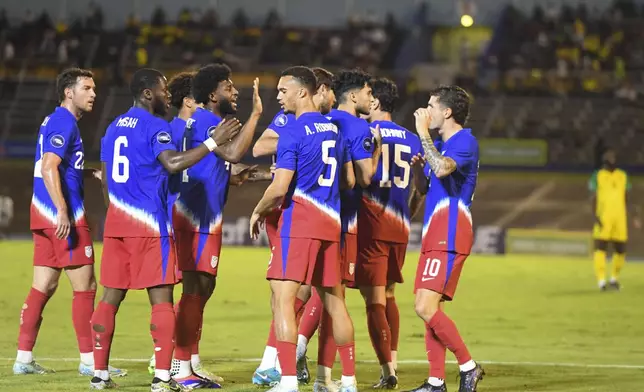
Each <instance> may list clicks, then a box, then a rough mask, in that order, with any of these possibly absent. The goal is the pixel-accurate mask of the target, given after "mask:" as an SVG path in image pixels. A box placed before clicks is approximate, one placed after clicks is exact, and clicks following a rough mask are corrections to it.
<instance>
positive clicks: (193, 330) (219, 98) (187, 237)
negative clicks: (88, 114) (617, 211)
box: [173, 64, 262, 388]
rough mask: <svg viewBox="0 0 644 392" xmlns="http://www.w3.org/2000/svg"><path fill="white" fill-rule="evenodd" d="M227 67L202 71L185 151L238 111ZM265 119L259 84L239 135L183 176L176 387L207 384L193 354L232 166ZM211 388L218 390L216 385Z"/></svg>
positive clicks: (212, 280)
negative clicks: (180, 286) (195, 365)
mask: <svg viewBox="0 0 644 392" xmlns="http://www.w3.org/2000/svg"><path fill="white" fill-rule="evenodd" d="M231 73H232V72H231V70H230V68H229V67H228V66H227V65H223V64H214V65H208V66H206V67H203V68H201V69H199V70H198V71H197V73H196V74H195V76H194V79H193V85H192V92H193V97H194V99H195V101H196V103H197V105H198V107H197V110H196V111H195V113H194V114H193V116H192V118H191V119H190V120H189V125H187V128H186V133H185V136H184V137H185V140H186V146H187V147H191V146H193V147H194V146H197V145H200V144H202V143H203V141H204V140H207V139H208V138H209V137H210V135H212V134H213V132H214V131H215V130H216V128H217V126H218V125H219V124H220V123H221V122H222V119H224V118H226V117H227V116H230V115H234V114H235V113H236V112H237V98H238V96H239V92H238V91H237V89H236V88H235V86H234V84H233V82H232V80H231V76H232V75H231ZM261 114H262V101H261V98H260V97H259V80H258V79H255V81H254V85H253V109H252V112H251V114H250V117H249V118H248V121H247V122H246V124H245V125H244V126H243V128H242V130H241V132H240V133H239V135H238V136H237V137H236V138H235V139H234V140H233V141H232V142H231V143H228V144H227V145H225V146H222V147H218V148H215V149H214V150H213V154H208V156H207V157H206V158H205V159H204V160H202V161H201V162H199V163H198V164H197V165H195V166H194V167H192V168H190V169H189V170H187V171H185V172H183V173H182V175H183V179H182V183H181V191H180V194H179V198H178V200H177V202H176V204H175V213H174V216H173V220H174V227H175V236H176V238H177V253H178V254H177V258H178V260H179V269H180V270H181V272H182V279H183V294H182V296H181V300H180V301H179V307H178V312H177V342H176V351H175V357H176V359H177V360H179V369H178V373H177V375H176V377H175V379H176V380H177V382H178V383H179V384H181V385H183V386H186V387H190V388H204V383H203V381H204V380H203V379H202V378H200V377H198V376H195V375H194V371H193V370H194V369H193V368H192V364H191V355H192V349H193V347H194V345H195V344H196V343H197V341H198V338H199V330H200V329H201V326H202V323H203V311H204V307H205V305H206V302H207V301H208V299H209V298H210V296H211V295H212V293H213V291H214V289H215V285H216V279H217V271H218V268H217V267H218V265H219V256H220V252H221V240H222V214H223V210H224V205H225V204H226V199H227V196H228V186H229V182H230V177H231V163H238V162H239V161H240V160H241V158H242V157H243V156H244V154H246V152H247V151H248V149H249V148H250V145H251V143H252V141H253V136H254V134H255V128H256V127H257V122H258V121H259V118H260V116H261ZM207 385H209V386H207V388H216V387H219V386H218V385H214V383H209V384H207Z"/></svg>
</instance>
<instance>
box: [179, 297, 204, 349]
mask: <svg viewBox="0 0 644 392" xmlns="http://www.w3.org/2000/svg"><path fill="white" fill-rule="evenodd" d="M202 302H203V300H202V299H201V296H199V295H196V294H183V295H182V296H181V300H179V311H178V312H177V331H176V332H177V342H176V349H175V353H174V355H175V357H176V358H177V359H178V360H181V361H189V360H190V356H191V354H192V350H193V348H194V345H195V344H196V343H197V337H198V333H199V326H200V324H201V322H200V319H201V315H202V309H203V308H202Z"/></svg>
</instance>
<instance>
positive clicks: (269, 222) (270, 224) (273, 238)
mask: <svg viewBox="0 0 644 392" xmlns="http://www.w3.org/2000/svg"><path fill="white" fill-rule="evenodd" d="M280 216H282V210H279V209H276V210H274V211H272V212H271V213H270V214H268V215H266V220H265V221H264V224H265V225H266V235H267V236H268V246H269V247H271V248H272V247H273V246H275V243H276V242H277V241H278V239H279V235H278V233H277V225H278V224H279V222H280Z"/></svg>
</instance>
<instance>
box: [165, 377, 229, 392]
mask: <svg viewBox="0 0 644 392" xmlns="http://www.w3.org/2000/svg"><path fill="white" fill-rule="evenodd" d="M174 380H175V381H176V382H177V384H179V385H181V386H182V387H184V388H185V389H187V390H192V389H221V385H219V384H217V383H216V382H214V381H210V380H207V379H205V378H201V377H199V376H197V375H194V374H193V375H191V376H188V377H184V378H177V377H175V379H174Z"/></svg>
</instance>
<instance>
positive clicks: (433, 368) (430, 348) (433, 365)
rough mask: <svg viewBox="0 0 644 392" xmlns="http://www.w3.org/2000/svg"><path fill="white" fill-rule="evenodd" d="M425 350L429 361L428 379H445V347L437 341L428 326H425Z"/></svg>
mask: <svg viewBox="0 0 644 392" xmlns="http://www.w3.org/2000/svg"><path fill="white" fill-rule="evenodd" d="M425 349H426V350H427V360H428V361H429V377H436V378H440V379H441V380H444V379H445V355H446V353H447V347H445V346H444V345H443V343H441V341H440V340H438V337H436V335H435V334H434V331H432V329H431V327H430V326H429V324H425Z"/></svg>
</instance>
